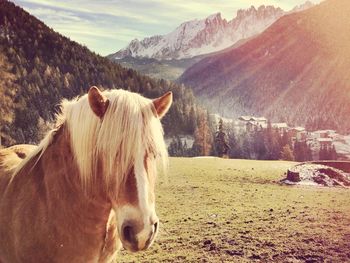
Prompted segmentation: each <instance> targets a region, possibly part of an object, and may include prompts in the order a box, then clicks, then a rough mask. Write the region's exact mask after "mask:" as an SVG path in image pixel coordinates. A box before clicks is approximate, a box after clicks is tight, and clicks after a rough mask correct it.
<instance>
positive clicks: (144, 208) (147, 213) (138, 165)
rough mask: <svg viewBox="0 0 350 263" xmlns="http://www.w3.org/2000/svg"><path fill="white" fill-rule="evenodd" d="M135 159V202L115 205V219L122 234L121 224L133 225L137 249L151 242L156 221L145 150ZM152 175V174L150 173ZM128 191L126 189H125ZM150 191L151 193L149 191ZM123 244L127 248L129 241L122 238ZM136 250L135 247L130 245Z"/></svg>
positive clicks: (143, 247)
mask: <svg viewBox="0 0 350 263" xmlns="http://www.w3.org/2000/svg"><path fill="white" fill-rule="evenodd" d="M141 153H142V154H140V155H139V156H138V157H137V160H135V164H134V171H133V176H135V182H136V189H134V190H136V191H135V194H137V202H136V203H135V204H123V205H122V206H121V207H120V206H119V207H115V210H116V211H117V218H118V219H117V220H118V225H119V231H120V234H121V236H123V233H122V231H123V229H122V228H123V225H124V224H131V225H132V227H133V234H135V236H134V238H135V240H137V244H132V245H134V246H137V250H141V249H145V248H146V247H148V246H149V245H150V244H151V243H152V242H150V241H152V240H150V238H151V237H152V239H153V238H154V232H155V226H154V224H155V223H156V222H157V221H158V218H157V216H156V212H155V202H154V198H153V195H154V193H153V189H154V187H153V185H152V186H150V182H149V175H148V174H147V167H145V165H146V163H145V161H144V158H145V151H144V150H143V151H141ZM151 176H152V175H151ZM125 190H126V191H128V189H125ZM150 191H152V193H151V192H150ZM122 241H123V244H124V246H126V248H128V246H129V245H130V244H128V243H130V242H128V240H126V242H125V240H123V238H122ZM132 249H133V250H136V247H132Z"/></svg>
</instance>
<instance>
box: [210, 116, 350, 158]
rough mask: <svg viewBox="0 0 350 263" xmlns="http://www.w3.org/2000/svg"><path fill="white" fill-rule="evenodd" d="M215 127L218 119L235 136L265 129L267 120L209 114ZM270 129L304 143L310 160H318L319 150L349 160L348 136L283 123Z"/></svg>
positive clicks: (293, 141)
mask: <svg viewBox="0 0 350 263" xmlns="http://www.w3.org/2000/svg"><path fill="white" fill-rule="evenodd" d="M211 119H212V121H213V122H214V123H213V125H215V126H216V127H217V126H218V123H219V121H220V119H221V120H222V121H223V123H224V124H225V125H227V126H230V127H233V128H234V131H235V132H236V133H237V134H241V133H251V132H254V131H261V130H263V129H267V127H268V119H267V118H265V117H255V116H240V117H239V118H238V119H236V120H234V119H229V118H223V117H221V116H220V115H218V114H211ZM270 125H271V128H272V129H275V130H277V131H278V132H279V133H280V136H283V134H285V133H287V134H288V136H289V138H290V139H291V141H292V146H293V148H294V145H295V143H296V142H305V143H306V144H307V145H308V147H309V148H310V149H311V151H312V159H313V160H319V155H320V151H321V150H330V149H332V148H333V147H334V148H335V149H336V152H337V156H338V159H350V136H347V135H341V134H338V133H337V131H335V130H331V129H328V130H316V131H307V130H306V129H305V128H304V127H300V126H298V127H290V126H289V125H288V124H287V123H285V122H276V123H273V122H272V123H270Z"/></svg>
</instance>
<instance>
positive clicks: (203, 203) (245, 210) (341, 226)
mask: <svg viewBox="0 0 350 263" xmlns="http://www.w3.org/2000/svg"><path fill="white" fill-rule="evenodd" d="M292 165H294V163H290V162H282V161H251V160H224V159H218V158H171V160H170V168H169V172H168V175H167V176H164V175H160V176H159V178H158V186H157V213H158V216H159V218H160V221H161V224H160V233H159V235H158V237H157V240H156V241H155V243H154V245H153V246H152V247H151V248H150V249H149V250H147V251H145V252H141V253H135V254H132V253H130V252H126V251H122V252H121V253H120V255H119V258H118V262H254V261H255V262H350V190H349V189H341V188H326V187H312V186H286V185H280V184H278V181H279V180H280V179H282V178H283V177H285V175H284V173H285V172H286V170H287V168H288V167H290V166H292Z"/></svg>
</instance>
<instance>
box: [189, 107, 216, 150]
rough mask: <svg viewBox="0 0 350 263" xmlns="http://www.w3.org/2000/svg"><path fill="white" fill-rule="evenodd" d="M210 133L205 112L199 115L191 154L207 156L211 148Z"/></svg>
mask: <svg viewBox="0 0 350 263" xmlns="http://www.w3.org/2000/svg"><path fill="white" fill-rule="evenodd" d="M212 139H213V138H212V133H211V131H210V128H209V124H208V119H207V114H206V112H205V111H201V112H200V113H199V118H198V125H197V127H196V130H195V133H194V143H193V152H194V154H195V155H200V156H208V155H209V154H210V152H211V148H212Z"/></svg>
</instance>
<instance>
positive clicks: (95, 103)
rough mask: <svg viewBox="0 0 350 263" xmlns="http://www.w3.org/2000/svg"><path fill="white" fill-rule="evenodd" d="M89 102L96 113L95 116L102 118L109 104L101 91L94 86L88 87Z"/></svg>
mask: <svg viewBox="0 0 350 263" xmlns="http://www.w3.org/2000/svg"><path fill="white" fill-rule="evenodd" d="M88 98H89V104H90V108H91V109H92V111H93V112H94V113H95V114H96V115H97V117H100V118H102V117H103V116H104V115H105V112H106V110H107V108H108V105H109V100H108V99H107V97H106V96H104V95H103V94H102V92H101V91H100V90H99V89H98V88H97V87H95V86H93V87H91V88H90V89H89V93H88Z"/></svg>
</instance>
